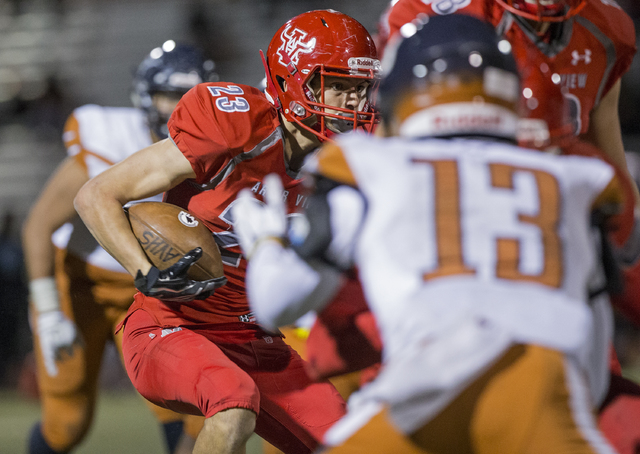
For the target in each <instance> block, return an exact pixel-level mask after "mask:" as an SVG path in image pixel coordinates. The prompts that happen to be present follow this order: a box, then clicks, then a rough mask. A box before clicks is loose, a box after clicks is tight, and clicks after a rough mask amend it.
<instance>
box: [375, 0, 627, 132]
mask: <svg viewBox="0 0 640 454" xmlns="http://www.w3.org/2000/svg"><path fill="white" fill-rule="evenodd" d="M487 5H493V6H487ZM458 12H459V13H465V14H469V15H473V16H476V17H480V18H482V19H485V20H488V21H490V22H491V23H492V24H493V25H494V26H495V27H496V30H497V31H498V33H499V34H500V35H502V36H504V37H505V38H506V39H507V40H508V41H509V42H510V43H511V46H512V49H513V50H512V51H513V55H514V57H515V59H516V62H517V64H518V69H519V70H520V72H521V75H522V78H523V80H522V86H523V88H531V90H532V92H533V93H534V94H536V93H543V95H542V97H544V96H548V95H549V94H553V93H558V90H557V86H554V85H555V84H554V82H553V80H554V79H558V78H559V80H560V84H561V86H562V87H563V88H564V89H565V90H566V94H565V97H566V98H567V99H568V100H569V103H570V108H571V119H570V121H571V123H572V126H573V131H574V133H575V134H576V135H577V134H582V133H585V132H587V130H588V129H589V114H590V112H591V111H592V110H593V109H594V107H596V106H597V105H598V103H599V102H600V100H601V99H602V97H603V96H604V95H605V94H606V93H607V92H608V91H609V90H610V89H611V87H612V86H613V85H614V84H615V83H616V82H617V81H618V79H620V77H621V76H622V74H623V73H625V72H626V71H627V70H628V69H629V66H630V65H631V61H632V59H633V56H634V54H635V51H636V46H635V41H636V36H635V28H634V25H633V21H632V20H631V18H630V17H629V16H628V15H627V14H626V13H625V12H624V11H623V10H622V9H621V8H620V7H619V6H618V5H617V4H616V3H615V1H613V0H587V6H586V7H585V8H584V9H583V10H582V11H581V12H580V13H579V14H578V15H577V16H575V17H573V18H570V19H568V20H566V21H564V22H562V23H561V24H558V25H552V29H551V30H550V34H548V35H547V36H551V39H545V38H541V37H538V36H537V35H536V33H535V31H533V30H532V29H531V27H530V26H528V24H527V22H526V21H525V20H523V19H521V18H519V17H517V16H515V15H513V14H511V13H509V12H507V11H505V10H504V9H503V8H501V7H500V6H499V5H497V4H495V3H493V2H491V1H490V0H489V1H487V0H430V1H429V0H399V1H398V2H397V3H395V4H394V5H393V6H392V7H391V8H390V10H389V11H388V12H386V13H385V15H384V16H383V18H382V20H383V24H381V26H380V28H381V30H382V31H383V34H384V32H385V31H387V32H388V33H389V36H393V35H394V34H395V33H397V32H398V30H399V29H400V28H401V27H402V26H403V25H404V24H406V23H408V22H411V21H412V20H414V19H416V18H417V17H419V16H420V15H421V14H422V15H435V14H441V15H442V14H452V13H458ZM540 73H542V75H543V76H545V77H540ZM540 84H543V85H544V86H540ZM538 96H539V97H540V95H538ZM540 105H541V108H542V109H545V108H546V110H547V111H546V112H542V115H538V114H536V116H537V117H539V118H544V119H546V120H547V122H548V123H550V124H552V125H555V124H557V122H558V118H557V115H558V113H557V111H556V110H555V109H554V105H553V104H549V106H548V107H547V103H544V102H542V103H541V104H540ZM530 107H531V106H530ZM532 108H534V109H535V106H534V107H532Z"/></svg>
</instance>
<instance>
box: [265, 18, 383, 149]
mask: <svg viewBox="0 0 640 454" xmlns="http://www.w3.org/2000/svg"><path fill="white" fill-rule="evenodd" d="M265 69H266V72H267V88H266V94H267V95H268V97H269V98H270V101H271V102H272V103H273V104H275V105H276V107H278V108H280V109H281V112H282V114H283V115H284V117H285V118H286V119H287V120H289V121H293V122H295V123H298V124H301V122H302V121H304V120H306V119H308V118H309V117H311V116H312V115H317V116H318V118H319V121H318V123H319V124H320V125H315V126H314V128H313V129H314V131H315V132H314V133H319V135H320V137H321V138H323V139H326V136H325V134H324V124H325V120H326V118H325V117H329V118H334V119H336V118H337V119H346V120H349V121H350V122H352V123H353V127H354V129H355V128H356V127H359V126H363V123H371V125H372V124H373V121H374V116H375V115H374V113H373V111H372V109H371V108H370V107H369V106H368V105H367V106H365V108H364V109H362V110H359V111H358V114H357V115H356V114H355V113H354V112H353V111H351V110H347V109H340V108H335V107H331V109H332V111H333V112H334V113H331V114H329V113H326V112H325V107H327V106H326V105H325V104H324V99H320V100H316V99H315V97H314V95H313V93H312V91H311V89H310V87H309V85H308V84H309V82H310V81H311V79H312V78H313V77H315V76H316V75H320V77H321V83H322V87H324V77H326V76H331V77H347V78H361V79H366V80H370V81H373V80H374V79H376V78H377V76H378V74H379V72H380V61H379V60H378V54H377V51H376V46H375V44H374V41H373V39H372V38H371V36H370V35H369V32H367V30H366V29H365V28H364V26H363V25H362V24H360V23H359V22H358V21H356V20H355V19H353V18H351V17H349V16H347V15H346V14H342V13H339V12H337V11H334V10H318V11H309V12H306V13H303V14H300V15H298V16H296V17H294V18H293V19H291V20H289V21H288V22H287V23H285V24H284V25H283V26H282V27H280V29H279V30H278V31H277V32H276V34H275V35H274V37H273V38H272V40H271V43H270V44H269V48H268V49H267V59H266V62H265ZM336 111H338V114H336V113H335V112H336ZM341 114H344V115H341ZM340 117H343V118H340ZM354 117H357V120H356V121H354ZM306 123H307V124H308V123H309V122H306ZM305 126H307V125H303V127H305ZM306 129H308V126H307V127H306ZM317 135H318V134H317Z"/></svg>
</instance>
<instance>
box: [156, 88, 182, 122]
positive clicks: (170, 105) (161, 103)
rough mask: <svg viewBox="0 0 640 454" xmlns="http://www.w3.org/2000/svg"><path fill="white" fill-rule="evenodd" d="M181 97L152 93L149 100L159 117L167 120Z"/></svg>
mask: <svg viewBox="0 0 640 454" xmlns="http://www.w3.org/2000/svg"><path fill="white" fill-rule="evenodd" d="M181 97H182V93H171V92H160V93H154V95H153V96H152V98H151V99H152V100H153V105H154V106H155V108H156V110H157V111H158V113H159V114H160V116H161V117H166V118H167V119H168V118H169V117H170V116H171V114H172V113H173V111H174V109H175V108H176V106H177V105H178V101H180V98H181Z"/></svg>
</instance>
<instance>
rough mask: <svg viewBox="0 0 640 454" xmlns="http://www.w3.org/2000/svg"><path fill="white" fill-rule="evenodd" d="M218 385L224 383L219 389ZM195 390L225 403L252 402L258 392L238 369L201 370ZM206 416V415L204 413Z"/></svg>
mask: <svg viewBox="0 0 640 454" xmlns="http://www.w3.org/2000/svg"><path fill="white" fill-rule="evenodd" d="M220 383H224V387H223V388H221V386H220ZM196 389H197V390H198V391H199V394H201V395H205V396H216V398H217V399H216V400H217V401H219V402H225V401H238V400H245V401H253V400H256V399H259V396H260V391H259V390H258V387H257V385H256V383H255V382H254V381H253V380H252V379H251V377H250V376H249V375H247V374H246V373H245V372H244V371H242V370H240V369H238V370H235V369H231V368H228V369H222V370H220V369H215V370H209V369H208V368H204V369H202V371H201V373H200V376H199V377H198V381H197V383H196ZM205 414H206V413H205Z"/></svg>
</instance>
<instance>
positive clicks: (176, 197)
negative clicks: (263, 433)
mask: <svg viewBox="0 0 640 454" xmlns="http://www.w3.org/2000/svg"><path fill="white" fill-rule="evenodd" d="M168 126H169V134H170V136H171V139H172V140H173V141H174V143H175V144H176V146H177V147H178V148H179V149H180V151H181V152H182V153H183V154H184V156H185V157H186V158H187V159H188V160H189V162H190V163H191V166H192V167H193V170H194V172H195V174H196V178H195V179H190V180H186V181H184V182H182V183H181V184H179V185H178V186H176V187H174V188H173V189H171V190H170V191H168V192H167V193H166V195H165V201H166V202H168V203H172V204H175V205H178V206H180V207H183V208H185V209H187V210H188V211H189V212H191V213H193V214H194V215H195V216H197V217H198V218H199V219H201V220H202V221H203V222H204V223H205V224H206V225H207V227H208V228H209V229H210V230H211V231H212V232H213V235H214V237H215V239H216V242H217V243H218V246H219V247H220V252H221V255H222V259H223V263H224V274H225V277H226V278H227V280H228V282H227V284H226V285H225V286H223V287H221V288H219V289H217V290H216V291H215V294H214V295H212V296H211V297H209V298H207V299H206V300H201V301H191V302H188V303H170V302H161V301H160V300H157V299H155V298H149V297H146V296H144V295H142V294H140V293H138V294H137V295H136V302H135V303H134V305H133V306H132V310H134V309H136V308H140V307H143V308H145V309H146V310H147V312H150V313H151V314H152V316H154V317H155V318H156V320H157V322H158V323H159V324H160V325H167V326H177V325H181V326H188V325H191V324H200V323H246V322H252V321H253V317H252V316H251V315H250V309H249V305H248V302H247V297H246V293H245V285H244V279H245V271H246V265H247V264H246V261H245V260H244V258H243V257H242V255H241V249H240V247H239V246H238V241H237V239H236V237H235V235H234V233H233V219H232V217H231V205H232V204H233V203H234V201H235V200H236V196H237V194H238V193H239V192H240V190H242V189H244V188H250V189H251V190H252V191H253V192H254V194H255V195H256V196H257V197H258V198H261V196H262V194H263V189H262V179H263V178H264V177H265V176H266V175H267V174H269V173H276V174H278V175H279V176H280V178H281V179H282V183H283V186H284V190H285V191H284V194H283V197H285V198H286V200H287V202H288V209H289V212H292V211H296V209H297V210H299V209H300V208H301V207H302V205H303V204H304V202H305V197H304V196H303V195H302V194H301V189H302V186H301V180H300V179H299V175H298V174H297V172H292V171H290V170H289V169H288V168H287V164H286V163H285V159H284V142H283V130H282V126H281V124H280V121H279V119H278V114H277V112H276V110H275V108H274V107H273V106H272V105H271V104H270V103H269V101H268V100H267V99H266V98H265V96H264V95H263V94H262V92H261V91H260V90H258V89H256V88H253V87H249V86H246V85H239V84H230V83H225V82H217V83H207V84H200V85H198V86H196V87H195V88H193V89H192V90H190V91H189V92H188V93H187V94H186V95H184V96H183V97H182V99H181V100H180V103H179V104H178V106H177V107H176V109H175V111H174V113H173V115H172V116H171V119H170V120H169V123H168Z"/></svg>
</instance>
